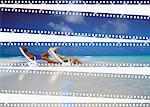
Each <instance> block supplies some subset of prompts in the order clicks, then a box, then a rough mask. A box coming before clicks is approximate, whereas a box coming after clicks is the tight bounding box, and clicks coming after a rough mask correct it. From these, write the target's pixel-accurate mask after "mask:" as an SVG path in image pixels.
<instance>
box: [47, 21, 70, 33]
mask: <svg viewBox="0 0 150 107" xmlns="http://www.w3.org/2000/svg"><path fill="white" fill-rule="evenodd" d="M48 26H50V27H51V28H53V29H55V30H59V31H62V32H73V30H72V29H71V28H70V27H69V26H68V25H65V23H64V22H61V23H59V24H56V23H53V22H49V23H48Z"/></svg>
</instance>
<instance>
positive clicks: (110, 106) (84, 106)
mask: <svg viewBox="0 0 150 107" xmlns="http://www.w3.org/2000/svg"><path fill="white" fill-rule="evenodd" d="M0 106H1V107H20V106H21V107H66V106H67V107H149V106H150V104H149V103H100V104H99V103H1V104H0Z"/></svg>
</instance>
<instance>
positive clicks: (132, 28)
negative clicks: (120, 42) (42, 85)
mask: <svg viewBox="0 0 150 107" xmlns="http://www.w3.org/2000/svg"><path fill="white" fill-rule="evenodd" d="M8 15H9V17H8ZM6 19H7V20H6ZM16 19H18V20H16ZM33 19H34V20H33ZM1 20H2V24H1V29H0V31H1V32H13V33H30V34H45V35H66V36H83V37H98V38H117V39H134V40H135V39H136V40H149V29H148V28H149V27H150V24H149V20H150V17H149V16H140V15H126V14H109V13H92V12H73V11H55V10H40V9H23V8H3V7H2V8H1ZM41 20H42V22H41ZM93 20H94V21H93ZM37 22H39V23H37ZM89 25H90V26H89ZM99 25H101V26H99ZM141 25H142V26H141ZM106 31H107V32H106ZM135 35H136V36H135Z"/></svg>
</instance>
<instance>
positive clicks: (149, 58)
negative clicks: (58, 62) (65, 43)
mask: <svg viewBox="0 0 150 107" xmlns="http://www.w3.org/2000/svg"><path fill="white" fill-rule="evenodd" d="M68 57H74V58H78V59H79V60H81V61H82V62H86V63H104V64H106V63H108V64H110V63H111V64H112V63H118V64H119V63H131V64H133V63H135V64H150V55H146V56H68ZM50 58H51V57H50ZM51 59H53V58H51ZM53 60H54V59H53ZM0 62H28V60H27V59H26V58H25V57H23V56H17V57H0ZM38 62H45V63H46V61H43V60H39V61H38Z"/></svg>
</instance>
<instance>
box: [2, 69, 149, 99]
mask: <svg viewBox="0 0 150 107" xmlns="http://www.w3.org/2000/svg"><path fill="white" fill-rule="evenodd" d="M34 72H36V71H34ZM60 72H61V71H60ZM59 74H61V73H54V75H53V74H47V75H41V74H31V73H30V74H29V75H22V74H19V73H14V72H11V73H8V72H1V77H0V78H1V82H2V83H1V90H0V92H1V93H7V94H33V95H53V96H76V97H102V98H121V99H144V100H149V99H150V96H149V90H148V89H149V79H145V78H144V79H141V78H134V79H133V78H116V77H106V76H101V77H99V76H83V75H82V76H81V74H80V73H78V74H77V75H68V74H69V73H62V74H63V75H59ZM70 74H71V73H70ZM89 75H94V74H89ZM103 75H105V74H103ZM109 75H110V74H109ZM22 76H24V77H23V78H22ZM20 78H22V79H20ZM87 81H88V83H87ZM93 87H94V88H93Z"/></svg>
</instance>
